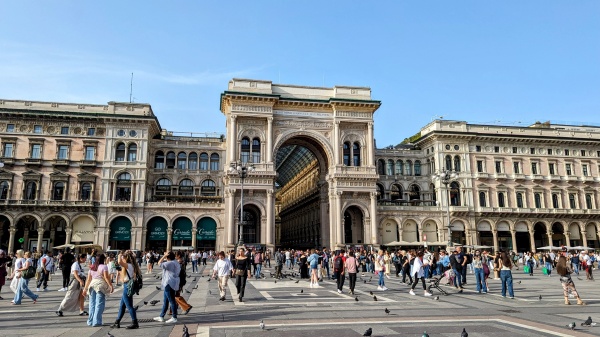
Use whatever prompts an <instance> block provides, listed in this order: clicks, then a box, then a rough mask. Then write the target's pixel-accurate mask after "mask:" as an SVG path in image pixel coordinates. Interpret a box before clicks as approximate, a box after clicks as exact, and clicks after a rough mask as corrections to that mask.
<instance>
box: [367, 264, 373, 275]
mask: <svg viewBox="0 0 600 337" xmlns="http://www.w3.org/2000/svg"><path fill="white" fill-rule="evenodd" d="M366 265H367V273H372V272H373V269H372V268H371V266H373V264H372V263H370V262H367V263H366Z"/></svg>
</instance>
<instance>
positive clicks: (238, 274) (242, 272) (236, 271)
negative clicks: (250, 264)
mask: <svg viewBox="0 0 600 337" xmlns="http://www.w3.org/2000/svg"><path fill="white" fill-rule="evenodd" d="M235 275H236V276H244V275H246V273H245V272H244V271H243V270H241V269H236V270H235Z"/></svg>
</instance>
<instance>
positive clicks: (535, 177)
mask: <svg viewBox="0 0 600 337" xmlns="http://www.w3.org/2000/svg"><path fill="white" fill-rule="evenodd" d="M530 177H531V180H533V181H544V176H543V175H541V174H532V175H531V176H530Z"/></svg>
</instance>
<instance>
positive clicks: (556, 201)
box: [552, 193, 559, 208]
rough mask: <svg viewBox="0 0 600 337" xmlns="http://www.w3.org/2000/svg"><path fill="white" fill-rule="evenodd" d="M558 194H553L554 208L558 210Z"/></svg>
mask: <svg viewBox="0 0 600 337" xmlns="http://www.w3.org/2000/svg"><path fill="white" fill-rule="evenodd" d="M558 206H559V205H558V194H556V193H552V207H553V208H558Z"/></svg>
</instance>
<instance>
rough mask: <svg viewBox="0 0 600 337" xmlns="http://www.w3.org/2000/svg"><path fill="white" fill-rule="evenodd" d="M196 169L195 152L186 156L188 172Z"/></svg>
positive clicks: (196, 157)
mask: <svg viewBox="0 0 600 337" xmlns="http://www.w3.org/2000/svg"><path fill="white" fill-rule="evenodd" d="M197 169H198V154H197V153H196V152H192V153H190V155H189V156H188V170H194V171H195V170H197Z"/></svg>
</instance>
